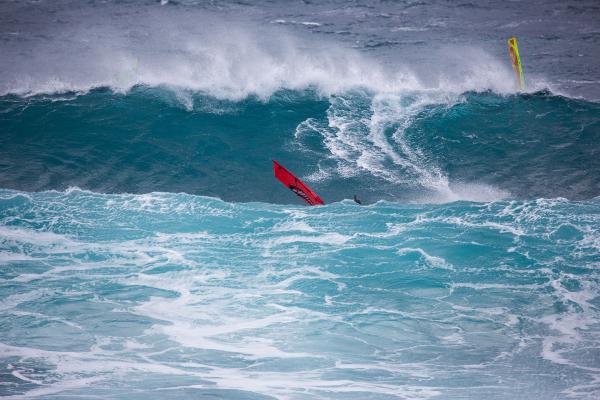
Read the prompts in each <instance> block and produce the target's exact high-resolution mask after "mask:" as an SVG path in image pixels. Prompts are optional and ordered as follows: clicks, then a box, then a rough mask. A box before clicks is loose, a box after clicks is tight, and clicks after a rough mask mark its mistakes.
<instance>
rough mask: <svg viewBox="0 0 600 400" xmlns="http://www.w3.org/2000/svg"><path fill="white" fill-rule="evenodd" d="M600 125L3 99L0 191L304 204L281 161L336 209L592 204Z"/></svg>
mask: <svg viewBox="0 0 600 400" xmlns="http://www.w3.org/2000/svg"><path fill="white" fill-rule="evenodd" d="M599 113H600V106H598V104H596V103H590V102H586V101H582V100H574V99H568V98H563V97H560V96H554V95H552V94H550V93H547V92H539V93H534V94H524V95H511V96H499V95H497V94H494V93H491V92H483V93H474V92H469V93H465V94H463V95H454V94H448V93H445V92H437V91H433V92H432V91H412V92H404V93H401V94H396V93H387V94H386V93H377V92H370V91H367V90H350V91H346V92H343V93H340V94H337V95H332V96H327V97H324V96H322V95H320V94H319V93H318V90H317V89H314V90H310V89H309V90H301V91H292V90H280V91H278V92H276V93H275V94H274V95H272V96H270V97H269V98H268V99H260V98H257V97H252V96H251V97H248V98H245V99H243V100H240V101H233V100H223V99H219V98H215V97H213V96H209V95H207V94H203V93H199V92H192V91H181V90H173V89H167V88H161V87H154V88H153V87H144V86H138V87H136V88H134V89H132V90H131V91H129V92H128V93H114V92H113V91H111V90H109V89H98V90H93V91H91V92H89V93H87V94H83V95H75V94H66V95H53V96H42V95H39V96H33V97H26V98H23V97H19V96H4V97H2V98H0V122H1V124H0V130H1V133H2V135H1V136H0V159H1V160H2V161H1V162H0V171H1V174H0V187H4V188H14V189H19V190H28V191H40V190H48V189H58V190H61V189H65V188H67V187H69V186H77V187H81V188H83V189H89V190H93V191H98V192H129V193H146V192H153V191H163V192H187V193H194V194H200V195H206V196H215V197H219V198H222V199H224V200H227V201H265V202H276V203H285V202H293V201H295V199H294V198H293V196H291V195H290V194H289V193H287V192H286V191H285V190H283V189H282V188H280V187H279V184H278V183H277V182H276V181H275V180H274V179H273V177H272V172H271V164H270V160H271V159H277V160H279V161H280V162H282V163H283V164H284V165H286V166H287V167H288V168H289V169H291V170H292V171H294V172H295V173H296V174H298V175H299V176H300V177H302V178H304V179H306V180H307V181H308V182H309V183H310V185H311V186H312V187H313V188H314V189H315V190H316V191H317V192H318V193H320V194H321V195H322V197H324V199H325V200H326V201H329V202H331V201H338V200H341V199H344V198H351V197H352V195H353V194H358V195H359V197H363V198H364V200H365V201H366V202H375V201H378V200H382V199H387V200H396V201H413V202H415V201H416V202H444V201H454V200H461V199H465V200H476V201H489V200H495V199H499V198H502V197H507V196H515V197H521V198H535V197H567V198H571V199H583V198H591V197H594V196H597V195H598V194H600V174H599V173H598V171H600V161H599V160H600V157H599V156H598V155H599V151H600V146H599V145H598V144H597V141H596V140H594V138H595V137H597V135H598V132H599V130H600V127H599V123H598V119H597V116H598V115H599Z"/></svg>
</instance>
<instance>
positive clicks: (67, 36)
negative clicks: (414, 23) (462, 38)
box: [0, 5, 516, 108]
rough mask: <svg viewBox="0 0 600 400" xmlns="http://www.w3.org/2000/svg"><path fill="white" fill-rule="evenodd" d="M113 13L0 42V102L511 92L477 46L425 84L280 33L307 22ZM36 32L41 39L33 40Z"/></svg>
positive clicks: (339, 48)
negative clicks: (134, 92)
mask: <svg viewBox="0 0 600 400" xmlns="http://www.w3.org/2000/svg"><path fill="white" fill-rule="evenodd" d="M114 7H117V6H116V5H115V6H114ZM122 7H123V8H124V9H123V12H122V13H114V12H113V13H105V10H103V9H101V8H100V9H98V10H93V12H91V11H90V10H88V9H86V8H81V9H77V10H75V9H73V10H68V11H64V12H62V13H59V14H58V15H56V16H54V18H58V17H60V18H61V19H63V20H65V21H70V23H68V24H61V25H60V27H59V26H57V25H55V24H43V22H40V25H35V24H33V25H32V26H21V27H20V29H21V30H22V32H21V33H22V34H23V36H24V37H28V38H29V40H28V41H27V42H25V43H24V42H22V41H18V42H17V41H15V42H13V41H8V42H4V43H3V44H2V48H0V50H3V53H4V55H5V56H4V57H3V58H2V59H1V60H0V70H2V71H3V74H2V77H0V94H7V93H16V94H26V95H33V94H38V93H63V92H69V91H75V92H85V91H88V90H90V89H91V88H95V87H105V86H108V87H111V88H113V89H114V90H115V91H118V92H125V91H127V90H129V89H130V88H132V87H133V86H135V85H140V84H142V85H149V86H168V87H173V88H184V89H191V90H195V91H203V92H206V93H209V94H211V95H213V96H216V97H218V98H227V99H234V100H237V99H241V98H244V97H246V96H249V95H256V96H258V97H260V98H266V97H268V96H270V95H271V94H272V93H273V92H275V91H277V90H279V89H281V88H288V89H304V88H307V87H315V88H317V90H318V91H319V92H320V93H322V94H325V95H328V94H332V93H340V92H343V91H345V90H348V89H352V88H357V87H362V88H367V89H368V90H371V91H374V92H379V93H384V92H385V93H401V92H405V91H414V90H434V91H443V92H453V93H462V92H465V91H471V90H475V91H480V90H488V89H491V90H494V91H497V92H499V93H514V92H516V87H515V84H514V76H513V75H512V71H511V70H510V66H509V65H508V63H507V62H506V60H501V61H500V60H497V59H495V58H494V57H492V56H490V55H489V54H487V53H486V52H484V51H482V50H480V49H478V48H452V49H450V48H449V49H447V51H446V52H445V53H442V54H440V55H439V62H438V63H436V64H438V67H439V68H437V70H436V73H435V76H433V77H430V76H428V77H424V76H423V75H422V74H421V73H416V72H415V71H417V70H419V69H421V68H419V66H410V65H405V64H402V63H400V62H396V63H395V64H388V63H387V62H384V61H380V60H377V59H374V58H373V57H372V56H370V55H366V54H362V53H360V52H358V51H356V50H353V49H350V48H348V47H347V46H346V45H343V44H340V43H336V42H332V41H329V40H328V39H324V38H322V37H321V38H319V39H318V40H316V39H315V38H314V37H303V38H300V37H298V36H297V35H296V34H292V33H291V32H289V31H288V30H287V29H286V27H285V25H290V24H291V25H300V26H305V27H308V28H315V27H319V26H320V23H319V22H315V21H302V20H298V21H296V20H290V21H288V20H284V19H278V20H275V21H274V22H275V23H276V24H272V25H270V26H268V27H260V28H259V27H257V26H251V25H249V24H248V23H244V22H241V21H222V20H221V18H222V17H218V16H216V15H212V14H211V13H210V12H206V11H205V12H202V11H200V10H195V9H192V8H190V9H188V8H185V9H180V8H175V7H173V8H172V7H161V8H158V9H156V8H152V7H136V8H135V11H134V10H132V9H126V7H127V6H125V5H124V6H122ZM133 12H135V18H132V16H131V13H133ZM282 25H284V26H282ZM149 27H152V28H151V29H150V28H149ZM28 29H30V30H32V32H28V31H27V30H28ZM399 29H401V28H399ZM406 29H412V28H406ZM37 30H42V31H44V34H43V35H42V34H39V35H36V34H37V33H38V32H37ZM464 59H468V60H469V62H468V63H465V62H462V61H463V60H464ZM458 61H461V62H458ZM430 67H431V68H428V69H432V68H433V67H435V66H430ZM177 94H178V96H179V98H180V100H181V101H182V103H183V104H184V105H185V107H186V108H191V107H192V103H191V98H190V97H189V94H186V93H185V91H181V90H178V91H177Z"/></svg>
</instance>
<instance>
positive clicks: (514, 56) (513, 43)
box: [508, 36, 525, 90]
mask: <svg viewBox="0 0 600 400" xmlns="http://www.w3.org/2000/svg"><path fill="white" fill-rule="evenodd" d="M508 54H509V55H510V59H511V61H512V66H513V69H514V70H515V72H516V73H517V78H518V80H519V87H520V88H521V90H525V77H523V68H522V67H521V57H520V56H519V46H517V38H516V37H514V36H513V37H511V38H510V39H508Z"/></svg>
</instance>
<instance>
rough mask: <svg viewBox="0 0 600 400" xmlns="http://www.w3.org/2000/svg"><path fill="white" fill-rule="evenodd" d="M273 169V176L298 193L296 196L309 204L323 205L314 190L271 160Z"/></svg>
mask: <svg viewBox="0 0 600 400" xmlns="http://www.w3.org/2000/svg"><path fill="white" fill-rule="evenodd" d="M273 170H274V171H275V178H277V179H279V181H280V182H281V183H283V184H284V185H285V186H286V187H288V188H289V189H290V190H291V191H292V192H294V193H295V194H296V195H298V197H300V198H302V200H304V201H305V202H307V203H308V204H310V205H311V206H315V205H317V204H321V205H325V203H323V200H321V198H320V197H319V196H317V194H316V193H315V192H313V191H312V190H311V189H310V188H309V187H308V186H306V185H305V184H304V182H302V181H301V180H300V179H298V178H296V177H295V176H294V174H292V173H291V172H290V171H288V170H287V169H285V167H283V166H282V165H281V164H279V163H278V162H277V161H275V160H273Z"/></svg>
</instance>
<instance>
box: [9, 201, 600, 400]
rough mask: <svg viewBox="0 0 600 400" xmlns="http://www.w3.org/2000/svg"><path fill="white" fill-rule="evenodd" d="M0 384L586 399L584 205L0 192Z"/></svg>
mask: <svg viewBox="0 0 600 400" xmlns="http://www.w3.org/2000/svg"><path fill="white" fill-rule="evenodd" d="M0 213H1V214H0V215H1V218H2V220H1V221H2V228H1V233H2V239H1V242H0V246H1V248H2V253H1V256H2V260H3V261H2V262H3V268H2V275H1V276H0V278H1V281H0V290H1V291H2V293H3V295H4V299H3V301H2V308H1V310H0V312H1V313H2V321H3V323H2V326H1V327H0V335H1V336H2V338H3V340H2V345H1V347H2V354H3V356H2V357H3V360H4V362H5V363H6V364H5V367H4V371H3V380H4V381H5V382H7V384H6V385H5V386H4V389H3V390H5V394H18V393H27V394H28V396H43V397H51V398H52V397H56V398H64V397H65V396H68V397H70V396H75V397H78V396H84V397H90V396H100V397H120V396H124V395H125V394H127V397H133V398H138V397H139V398H145V397H147V396H148V395H150V396H152V397H154V396H158V397H161V398H181V397H188V396H190V397H194V398H198V397H200V398H202V397H207V398H241V399H254V398H256V399H262V398H265V399H266V398H378V399H379V398H382V399H384V398H397V397H400V398H402V397H407V398H431V397H436V396H442V397H456V398H462V397H469V398H479V397H484V396H485V397H488V398H507V397H516V398H522V396H523V393H528V395H527V396H525V397H527V398H545V399H548V398H562V397H565V396H575V397H590V398H591V397H593V396H594V393H596V386H595V382H596V380H595V379H597V376H598V372H597V370H598V369H597V366H598V365H597V362H598V357H599V356H600V355H599V354H598V350H597V349H598V348H599V344H600V343H599V337H598V331H599V329H600V324H599V322H598V321H599V319H598V318H599V312H598V299H599V297H598V288H599V284H600V275H599V273H598V257H599V251H600V248H599V247H598V246H599V243H600V235H599V232H598V229H597V227H598V224H599V223H600V203H599V202H598V200H589V201H583V202H571V201H567V200H564V199H563V200H561V199H557V200H536V201H500V202H495V203H488V204H482V203H469V202H457V203H452V204H447V205H438V206H427V205H412V206H411V205H402V204H398V203H388V202H378V203H376V204H373V205H370V206H366V207H365V206H363V207H360V206H357V205H356V204H354V203H353V202H350V201H344V202H342V203H336V204H332V205H328V206H324V207H314V208H308V207H303V206H284V205H270V204H265V203H245V204H244V203H227V202H223V201H220V200H217V199H214V198H206V197H198V196H192V195H185V194H169V193H151V194H144V195H102V194H95V193H92V192H86V191H80V190H70V191H67V192H41V193H30V194H27V193H22V192H16V191H10V190H3V191H2V192H1V193H0Z"/></svg>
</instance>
